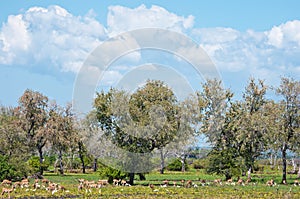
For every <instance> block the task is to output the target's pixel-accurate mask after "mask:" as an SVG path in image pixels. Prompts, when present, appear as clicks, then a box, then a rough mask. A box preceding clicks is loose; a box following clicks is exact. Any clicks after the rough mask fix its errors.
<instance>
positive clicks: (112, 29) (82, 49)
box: [0, 5, 300, 82]
mask: <svg viewBox="0 0 300 199" xmlns="http://www.w3.org/2000/svg"><path fill="white" fill-rule="evenodd" d="M108 9H109V10H108V15H107V27H104V25H102V24H101V23H100V22H99V21H97V20H96V18H95V13H94V12H93V11H92V10H91V11H90V12H88V13H87V14H86V15H85V16H74V15H73V14H72V13H70V12H68V11H67V10H66V9H64V8H62V7H59V6H49V7H47V8H43V7H32V8H29V9H28V10H27V11H25V12H23V13H21V14H18V15H10V16H9V17H8V19H7V21H6V22H5V23H3V25H2V27H1V29H0V64H5V65H19V66H24V67H26V66H30V67H40V69H41V70H42V67H46V68H47V69H46V70H53V68H54V70H58V71H64V72H73V73H76V72H78V71H79V69H80V67H81V65H82V64H83V62H84V60H85V59H86V58H87V56H88V55H89V53H90V52H91V51H92V50H93V49H95V47H97V46H98V45H99V44H100V43H101V42H102V41H104V40H105V39H107V38H108V37H109V36H113V35H116V34H119V33H121V32H124V31H129V30H134V29H138V28H148V27H155V28H163V29H169V30H175V31H178V32H183V33H187V32H191V35H190V36H191V37H192V38H193V39H196V40H197V41H198V42H199V44H200V45H201V47H202V48H203V49H204V50H205V51H206V52H207V53H208V55H209V56H210V57H211V58H212V60H213V61H214V63H215V64H216V66H217V67H218V68H219V69H220V70H221V71H225V72H228V71H229V72H241V71H243V72H248V73H249V74H254V73H259V75H260V76H263V77H265V78H270V74H272V75H283V74H292V75H293V76H296V77H299V76H300V70H299V68H300V57H299V54H300V21H299V20H294V21H287V22H286V23H284V24H280V25H277V26H274V27H273V28H271V29H270V30H266V31H264V32H256V31H255V30H248V31H245V32H240V31H238V30H235V29H232V28H228V27H226V28H224V27H216V28H201V29H196V28H194V27H193V26H194V17H193V16H192V15H190V16H179V15H177V14H174V13H172V12H170V11H168V10H166V9H164V8H162V7H159V6H151V7H150V8H147V7H146V6H145V5H141V6H139V7H136V8H127V7H123V6H111V7H109V8H108ZM147 36H149V35H147ZM153 36H154V35H153ZM160 39H161V38H157V39H156V40H157V43H162V42H161V41H160ZM128 45H130V46H131V45H133V46H136V48H138V44H137V43H136V42H135V41H134V40H132V41H131V42H130V43H129V44H128ZM130 46H127V48H129V47H130ZM116 48H117V49H116ZM116 48H112V49H111V52H107V56H111V55H110V53H112V54H115V52H118V51H120V50H121V49H123V48H126V46H121V45H119V46H117V47H116ZM181 50H182V51H180V52H181V53H182V52H183V51H184V52H186V53H187V54H189V55H190V56H191V57H194V58H195V59H196V58H197V59H200V58H201V57H199V55H198V54H195V53H194V51H192V50H191V49H190V51H188V50H186V49H181ZM103 56H104V55H103ZM141 56H142V55H141V53H140V52H138V51H135V52H132V53H130V54H128V55H126V56H124V57H123V58H121V62H120V63H119V65H122V66H124V68H125V69H128V68H126V67H127V66H128V61H131V63H138V62H139V61H140V60H141V59H142V57H141ZM125 69H124V70H125ZM124 70H123V71H122V72H124ZM128 70H129V69H128ZM116 71H117V70H116ZM113 78H120V75H119V74H117V73H116V72H111V71H110V72H108V73H106V75H105V79H104V80H105V81H107V82H113V81H112V80H113Z"/></svg>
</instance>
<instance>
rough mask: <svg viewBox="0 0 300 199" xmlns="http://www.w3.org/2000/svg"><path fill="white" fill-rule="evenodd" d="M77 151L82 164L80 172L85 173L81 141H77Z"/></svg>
mask: <svg viewBox="0 0 300 199" xmlns="http://www.w3.org/2000/svg"><path fill="white" fill-rule="evenodd" d="M78 150H79V151H78V153H79V158H80V161H81V165H82V173H85V164H84V156H83V144H82V142H78Z"/></svg>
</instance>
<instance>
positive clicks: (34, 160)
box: [28, 156, 50, 173]
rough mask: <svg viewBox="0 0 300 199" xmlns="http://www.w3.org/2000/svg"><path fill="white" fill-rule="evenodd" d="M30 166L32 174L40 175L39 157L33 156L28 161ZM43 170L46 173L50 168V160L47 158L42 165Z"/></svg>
mask: <svg viewBox="0 0 300 199" xmlns="http://www.w3.org/2000/svg"><path fill="white" fill-rule="evenodd" d="M28 165H29V166H30V170H31V173H38V172H39V168H40V165H41V164H40V158H39V157H37V156H32V157H31V158H30V159H29V160H28ZM41 166H42V168H43V170H44V171H47V170H48V167H49V166H50V160H49V158H45V159H44V162H43V163H42V165H41Z"/></svg>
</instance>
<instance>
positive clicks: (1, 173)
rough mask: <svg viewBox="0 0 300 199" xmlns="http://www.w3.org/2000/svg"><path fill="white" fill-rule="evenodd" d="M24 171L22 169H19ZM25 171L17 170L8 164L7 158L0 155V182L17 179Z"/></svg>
mask: <svg viewBox="0 0 300 199" xmlns="http://www.w3.org/2000/svg"><path fill="white" fill-rule="evenodd" d="M20 169H24V168H20ZM24 171H25V170H23V171H22V170H18V169H16V166H15V165H13V164H11V163H9V160H8V157H7V156H3V155H0V180H1V181H2V180H4V179H9V180H11V179H19V178H21V177H22V176H23V174H24Z"/></svg>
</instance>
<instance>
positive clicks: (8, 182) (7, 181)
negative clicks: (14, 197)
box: [1, 179, 12, 185]
mask: <svg viewBox="0 0 300 199" xmlns="http://www.w3.org/2000/svg"><path fill="white" fill-rule="evenodd" d="M1 184H2V185H12V182H11V181H10V180H6V179H5V180H3V181H2V183H1Z"/></svg>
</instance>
